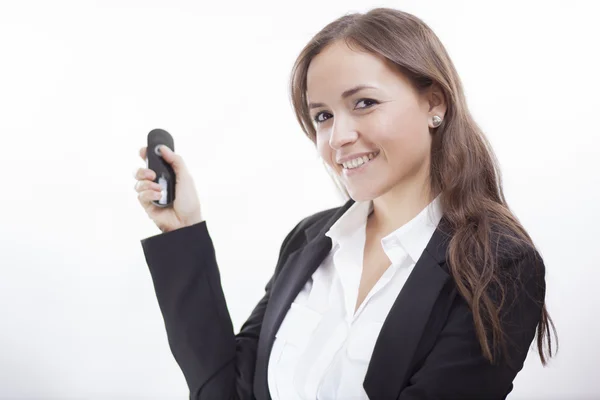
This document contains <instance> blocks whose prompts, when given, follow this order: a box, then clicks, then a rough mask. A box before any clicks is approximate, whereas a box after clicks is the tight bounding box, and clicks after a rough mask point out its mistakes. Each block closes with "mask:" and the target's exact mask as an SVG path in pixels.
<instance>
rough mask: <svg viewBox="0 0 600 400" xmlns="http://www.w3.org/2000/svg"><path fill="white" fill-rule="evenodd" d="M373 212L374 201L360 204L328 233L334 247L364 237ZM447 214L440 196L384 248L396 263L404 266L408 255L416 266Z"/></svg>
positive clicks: (385, 241) (384, 241)
mask: <svg viewBox="0 0 600 400" xmlns="http://www.w3.org/2000/svg"><path fill="white" fill-rule="evenodd" d="M372 211H373V201H372V200H368V201H357V202H355V203H354V204H352V206H350V208H349V209H348V210H347V211H346V212H345V213H344V214H343V215H342V216H341V217H340V218H339V219H338V220H337V221H336V222H335V223H334V224H333V225H332V226H331V228H330V229H329V230H328V231H327V232H326V233H325V235H327V236H329V237H330V238H331V240H332V245H333V246H335V245H336V244H337V245H339V246H340V247H341V246H342V245H343V244H344V243H348V241H350V240H351V239H352V238H353V237H354V236H355V235H363V241H364V233H365V227H366V221H367V217H368V216H369V214H371V212H372ZM442 215H443V212H442V209H441V203H440V195H438V196H437V197H436V198H435V199H434V200H433V201H432V202H431V203H429V204H428V205H427V206H426V207H425V208H424V209H423V210H421V211H420V212H419V213H418V214H417V215H416V216H415V217H414V218H413V219H411V220H410V221H408V222H407V223H405V224H404V225H402V226H401V227H399V228H398V229H396V230H394V231H393V232H391V233H390V234H388V235H387V236H385V237H383V238H382V239H381V246H382V248H383V250H384V251H385V253H386V255H387V256H388V257H389V258H390V260H391V261H392V263H400V262H401V261H402V260H403V259H404V258H405V256H406V255H407V254H408V256H410V258H411V259H412V261H413V262H417V260H418V259H419V258H420V257H421V254H422V253H423V250H425V247H427V243H428V242H429V240H430V239H431V235H432V234H433V232H434V231H435V229H436V227H437V225H438V223H439V222H440V219H441V218H442Z"/></svg>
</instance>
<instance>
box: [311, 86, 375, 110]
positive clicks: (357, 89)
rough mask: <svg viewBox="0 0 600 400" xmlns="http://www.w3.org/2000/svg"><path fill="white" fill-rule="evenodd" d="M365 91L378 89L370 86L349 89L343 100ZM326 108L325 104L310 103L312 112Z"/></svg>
mask: <svg viewBox="0 0 600 400" xmlns="http://www.w3.org/2000/svg"><path fill="white" fill-rule="evenodd" d="M363 89H377V88H376V87H373V86H369V85H358V86H355V87H353V88H352V89H348V90H346V91H345V92H344V93H342V99H345V98H347V97H350V96H352V95H353V94H355V93H357V92H360V91H361V90H363ZM324 106H325V104H323V103H309V104H308V109H309V110H312V109H313V108H319V107H324Z"/></svg>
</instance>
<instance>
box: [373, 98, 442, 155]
mask: <svg viewBox="0 0 600 400" xmlns="http://www.w3.org/2000/svg"><path fill="white" fill-rule="evenodd" d="M418 113H419V110H412V109H409V110H404V111H403V112H398V113H395V114H394V115H393V116H392V117H391V118H388V119H387V120H386V121H385V123H383V124H380V125H379V126H380V127H381V128H380V131H379V133H378V134H379V136H380V138H381V141H382V143H384V148H385V149H386V153H387V154H388V156H389V157H390V158H393V159H394V160H396V161H397V162H400V163H406V162H407V161H409V162H413V161H416V159H420V158H422V157H423V156H424V155H425V153H426V152H428V151H429V148H430V145H431V138H430V135H429V129H428V127H427V124H426V119H422V118H416V117H415V116H416V115H419V114H418ZM423 121H425V122H423Z"/></svg>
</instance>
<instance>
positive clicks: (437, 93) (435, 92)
mask: <svg viewBox="0 0 600 400" xmlns="http://www.w3.org/2000/svg"><path fill="white" fill-rule="evenodd" d="M427 101H428V102H429V111H428V112H429V118H433V116H434V115H437V116H438V117H440V118H442V119H444V116H445V115H446V110H447V108H448V107H447V103H446V96H445V95H444V91H443V90H442V88H441V86H440V85H439V84H437V83H433V84H431V86H429V88H428V89H427Z"/></svg>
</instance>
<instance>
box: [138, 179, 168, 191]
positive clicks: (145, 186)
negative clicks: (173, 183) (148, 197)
mask: <svg viewBox="0 0 600 400" xmlns="http://www.w3.org/2000/svg"><path fill="white" fill-rule="evenodd" d="M134 189H135V191H136V192H142V191H144V190H158V191H159V192H160V191H161V190H162V187H161V186H160V185H159V184H158V183H156V182H153V181H150V180H143V181H137V182H136V183H135V185H134Z"/></svg>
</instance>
